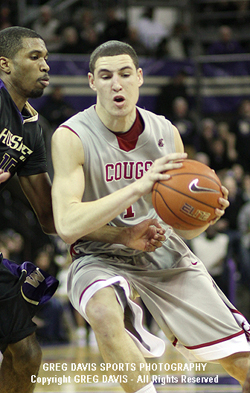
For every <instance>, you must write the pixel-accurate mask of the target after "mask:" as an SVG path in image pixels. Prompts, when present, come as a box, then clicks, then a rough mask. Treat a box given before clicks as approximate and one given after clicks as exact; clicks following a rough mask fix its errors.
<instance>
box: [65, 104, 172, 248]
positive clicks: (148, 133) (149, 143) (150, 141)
mask: <svg viewBox="0 0 250 393" xmlns="http://www.w3.org/2000/svg"><path fill="white" fill-rule="evenodd" d="M137 109H138V110H139V112H140V114H141V116H142V119H143V122H144V131H143V132H142V134H141V135H140V136H139V138H138V141H137V144H136V146H135V148H134V149H133V150H130V151H128V152H127V151H124V150H122V149H120V148H119V144H118V141H117V137H116V135H115V134H114V133H112V132H110V131H109V130H108V129H107V128H106V127H105V126H104V124H103V123H102V122H101V120H100V119H99V117H98V115H97V114H96V111H95V107H94V105H93V106H91V107H90V108H88V109H86V110H85V111H83V112H79V113H78V114H77V115H75V116H73V117H71V118H70V119H69V120H67V121H66V122H65V123H63V124H62V126H64V127H67V128H69V129H71V130H72V131H73V132H74V133H76V134H77V135H78V136H79V138H80V139H81V141H82V144H83V148H84V174H85V184H86V185H85V191H84V195H83V201H84V202H85V201H93V200H97V199H99V198H102V197H104V196H106V195H109V194H111V193H112V192H114V191H116V190H117V189H120V188H123V187H126V186H127V185H129V184H131V183H132V182H134V181H135V180H137V179H139V178H141V177H142V176H143V174H144V173H145V172H146V171H147V170H148V169H149V168H150V166H151V165H152V163H153V161H155V160H156V159H157V158H159V157H162V156H164V155H166V154H169V153H172V152H175V144H174V133H173V126H172V124H171V123H170V122H169V121H168V120H166V119H165V118H164V117H163V116H158V115H155V114H153V113H152V112H149V111H147V110H144V109H141V108H137ZM147 218H158V216H157V214H156V212H155V210H154V208H153V205H152V200H151V194H149V195H146V196H144V197H142V198H140V199H139V200H138V201H137V202H135V203H134V204H133V205H132V206H130V207H129V208H128V209H127V210H126V211H124V212H123V213H122V214H120V215H119V216H117V217H116V218H115V219H114V220H112V222H111V223H110V225H115V226H130V225H135V224H137V223H139V222H141V221H142V220H144V219H147ZM106 247H107V245H106Z"/></svg>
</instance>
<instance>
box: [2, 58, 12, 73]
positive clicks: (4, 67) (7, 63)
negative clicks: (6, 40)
mask: <svg viewBox="0 0 250 393" xmlns="http://www.w3.org/2000/svg"><path fill="white" fill-rule="evenodd" d="M0 71H2V72H5V74H10V59H8V58H7V57H4V56H1V57H0Z"/></svg>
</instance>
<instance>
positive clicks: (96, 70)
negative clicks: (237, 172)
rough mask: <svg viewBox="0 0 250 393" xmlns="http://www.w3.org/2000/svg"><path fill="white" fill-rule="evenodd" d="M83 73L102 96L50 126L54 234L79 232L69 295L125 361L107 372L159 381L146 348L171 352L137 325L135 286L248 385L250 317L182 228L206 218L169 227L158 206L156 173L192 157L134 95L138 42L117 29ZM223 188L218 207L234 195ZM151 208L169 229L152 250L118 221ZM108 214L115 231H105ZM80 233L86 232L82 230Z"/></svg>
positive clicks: (199, 354) (173, 333)
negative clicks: (120, 238) (127, 240)
mask: <svg viewBox="0 0 250 393" xmlns="http://www.w3.org/2000/svg"><path fill="white" fill-rule="evenodd" d="M88 77H89V85H90V87H91V89H92V90H94V91H95V92H96V95H97V101H96V105H94V106H91V107H90V108H88V109H86V110H84V111H83V112H79V113H78V114H77V115H75V116H73V117H72V118H70V119H69V120H68V121H66V122H65V123H63V124H62V125H61V126H60V127H59V128H58V129H57V130H56V131H55V133H54V134H53V137H52V159H53V165H54V180H53V186H52V202H53V213H54V219H55V225H56V229H57V232H58V234H59V235H60V236H61V237H62V239H64V240H65V241H66V242H67V243H69V244H72V247H71V250H72V256H73V263H72V265H71V267H70V271H69V276H68V288H69V297H70V300H71V302H72V304H73V306H74V307H75V308H76V309H77V310H78V311H79V312H80V314H81V315H82V316H83V317H84V318H85V319H86V320H87V321H88V322H89V323H90V325H91V326H92V328H93V330H94V332H95V335H96V338H97V342H98V345H99V349H100V352H101V354H102V356H103V358H104V360H105V361H106V362H107V363H110V364H115V365H116V366H117V365H118V364H119V365H123V366H121V367H119V371H116V369H117V368H116V367H114V369H112V374H115V373H117V375H119V382H120V384H121V386H122V387H123V389H124V391H125V392H128V393H132V392H133V393H134V392H137V393H153V392H156V390H155V387H154V385H153V384H152V382H150V376H149V372H148V371H147V368H146V363H145V357H155V356H161V355H162V354H163V352H164V343H163V341H162V340H160V339H159V338H157V337H154V336H153V335H151V334H150V333H149V332H147V331H146V330H145V329H143V327H142V324H141V321H142V312H141V309H140V307H139V306H138V305H137V304H136V303H135V302H134V301H133V299H134V298H135V297H136V296H138V295H139V296H140V297H141V299H142V300H143V302H144V304H145V305H146V307H147V308H148V310H149V311H150V312H151V314H152V315H153V317H154V319H155V320H156V322H157V323H158V324H159V326H160V328H161V329H162V330H163V332H164V333H165V334H166V336H167V337H168V338H169V340H170V341H171V342H172V344H173V345H174V346H175V347H176V348H177V349H179V350H180V351H181V352H182V353H183V354H184V355H185V356H186V357H187V358H188V359H190V360H194V361H203V362H209V361H213V362H214V361H215V362H218V363H220V364H221V365H222V366H223V367H224V368H225V370H226V371H227V372H228V373H229V374H230V375H232V376H233V377H234V378H236V379H237V380H238V381H239V382H240V384H241V385H243V383H244V381H245V378H246V372H247V369H248V359H249V349H250V347H249V344H248V341H247V332H245V330H243V327H246V329H247V328H249V325H248V323H247V321H246V320H245V319H244V317H243V316H242V315H241V314H240V313H238V311H237V310H235V307H234V306H233V305H232V304H231V303H230V302H229V301H228V300H227V298H226V297H225V296H224V294H223V293H222V292H221V291H220V290H219V288H218V287H217V286H216V284H215V283H214V282H213V280H212V278H211V276H210V275H209V274H208V273H207V271H206V269H205V267H204V265H203V264H202V262H201V261H200V260H199V259H198V258H197V257H196V256H195V255H194V254H193V253H191V251H190V250H189V248H188V247H187V246H186V244H185V243H184V242H183V240H182V239H181V236H182V237H184V238H187V239H188V238H189V239H190V238H192V237H195V236H197V235H198V234H200V233H201V232H202V231H204V230H205V229H206V228H207V226H208V225H206V226H205V227H203V228H200V229H197V230H192V231H174V230H173V229H172V228H171V227H169V226H167V225H165V224H164V223H163V222H160V219H159V217H157V215H156V212H155V211H154V209H153V207H152V202H151V194H150V192H151V191H152V187H153V184H154V182H155V181H157V180H161V179H162V180H167V179H168V178H169V176H168V174H167V173H166V174H163V173H162V172H163V171H167V170H170V169H172V168H179V167H181V166H182V161H183V160H184V159H185V158H186V157H187V155H186V154H185V153H184V148H183V144H182V141H181V138H180V135H179V132H178V130H177V129H176V128H175V127H173V125H172V124H171V123H170V122H169V121H168V120H166V119H165V118H164V117H161V116H157V115H155V114H153V113H152V112H149V111H147V110H144V109H142V108H139V107H138V106H136V104H137V101H138V97H139V87H140V86H141V85H142V83H143V72H142V69H141V68H140V67H139V64H138V58H137V55H136V53H135V52H134V50H133V48H132V47H131V46H129V45H127V44H125V43H122V42H119V41H108V42H106V43H104V44H102V45H101V46H99V47H98V48H97V49H96V50H95V51H94V52H93V53H92V55H91V57H90V72H89V74H88ZM222 190H223V194H224V197H223V198H220V199H219V203H220V204H221V209H216V215H217V219H219V218H220V217H221V216H222V215H223V214H224V210H225V209H226V207H227V206H228V204H229V203H228V201H227V194H228V192H227V190H226V189H225V188H224V187H222ZM145 219H154V220H155V219H157V220H158V221H159V223H160V226H162V227H163V228H164V229H165V231H166V232H165V237H166V239H165V240H162V241H161V242H162V246H161V247H158V248H156V249H155V250H154V251H152V252H145V251H139V250H137V251H136V250H133V249H131V248H130V247H127V246H120V245H117V244H115V243H116V241H115V236H114V237H112V236H113V228H115V227H120V226H123V225H124V226H127V227H132V226H133V225H135V224H137V223H140V222H141V221H143V220H145ZM215 221H216V220H215ZM105 224H108V225H107V230H106V236H107V238H108V236H109V231H110V238H109V241H108V242H107V241H105V240H104V239H105V236H104V235H103V237H98V228H100V227H102V226H103V225H105ZM93 231H96V232H95V233H93ZM82 236H88V240H86V239H85V240H78V239H79V238H81V237H82ZM112 242H113V244H112ZM236 319H239V322H236Z"/></svg>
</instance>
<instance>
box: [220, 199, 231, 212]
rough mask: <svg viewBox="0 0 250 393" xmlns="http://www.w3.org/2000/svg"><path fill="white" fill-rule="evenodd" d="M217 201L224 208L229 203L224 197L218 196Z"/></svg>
mask: <svg viewBox="0 0 250 393" xmlns="http://www.w3.org/2000/svg"><path fill="white" fill-rule="evenodd" d="M219 203H220V204H221V206H222V207H223V209H224V210H225V209H226V208H227V207H228V206H229V205H230V203H229V201H228V200H227V199H225V198H219Z"/></svg>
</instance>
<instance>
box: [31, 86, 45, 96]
mask: <svg viewBox="0 0 250 393" xmlns="http://www.w3.org/2000/svg"><path fill="white" fill-rule="evenodd" d="M43 92H44V88H40V89H38V88H37V89H33V90H31V92H30V94H29V97H30V98H39V97H41V96H42V95H43Z"/></svg>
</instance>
